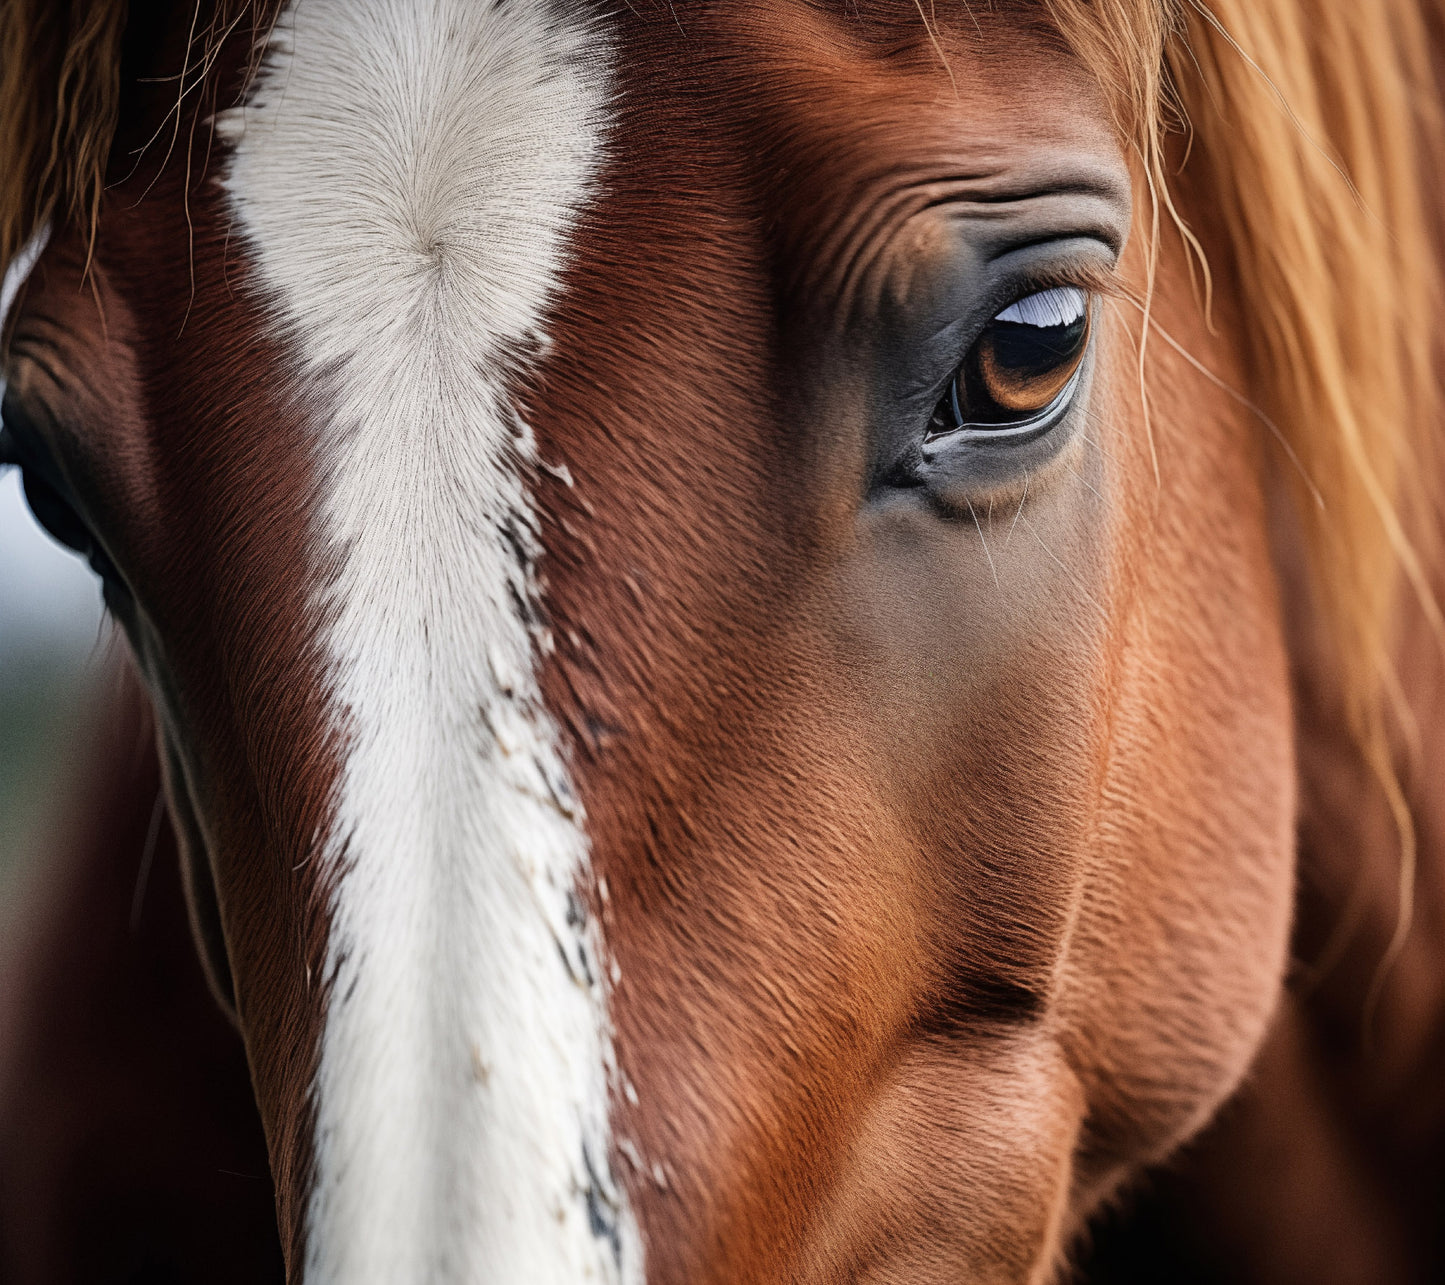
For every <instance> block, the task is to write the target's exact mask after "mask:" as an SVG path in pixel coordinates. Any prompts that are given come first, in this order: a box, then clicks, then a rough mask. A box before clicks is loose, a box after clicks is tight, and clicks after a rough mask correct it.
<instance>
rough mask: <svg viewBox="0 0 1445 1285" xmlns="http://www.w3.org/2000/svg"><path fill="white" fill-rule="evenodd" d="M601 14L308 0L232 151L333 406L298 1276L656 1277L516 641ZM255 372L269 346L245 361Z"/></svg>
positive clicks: (237, 119)
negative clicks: (545, 390)
mask: <svg viewBox="0 0 1445 1285" xmlns="http://www.w3.org/2000/svg"><path fill="white" fill-rule="evenodd" d="M607 80H608V77H607V68H606V49H605V47H604V46H603V44H602V41H601V40H600V37H599V33H598V32H597V30H596V28H595V27H594V26H592V25H590V24H588V23H585V22H583V21H582V20H581V19H579V18H577V17H576V16H575V15H574V14H573V13H572V12H570V11H569V10H568V9H567V8H565V7H563V6H562V5H560V4H549V3H543V2H541V0H513V2H512V3H501V2H497V3H486V2H485V0H301V3H299V4H296V5H294V6H292V7H291V8H290V9H289V10H288V12H287V14H286V15H284V16H283V18H282V21H281V24H280V26H279V28H278V31H277V33H276V36H275V37H274V39H273V43H272V48H271V51H270V53H269V54H268V57H267V62H266V66H265V69H264V71H263V73H262V75H261V77H260V80H259V83H258V85H257V87H256V90H255V91H254V93H253V96H252V99H251V102H250V104H249V105H248V106H247V107H246V108H245V109H244V110H238V111H236V112H232V113H227V114H226V115H225V116H224V117H223V118H222V119H221V120H220V122H219V125H220V127H221V129H222V131H223V133H224V135H225V136H227V137H228V138H230V139H232V140H233V141H234V143H235V154H234V157H233V159H232V161H231V163H230V167H229V171H228V175H227V178H226V188H227V191H228V192H229V194H230V197H231V200H232V202H233V206H234V214H235V229H236V233H238V234H239V235H241V236H243V237H244V238H245V241H246V244H247V246H248V250H249V255H250V257H251V259H252V261H253V262H254V265H255V269H256V273H257V277H258V279H259V282H260V284H261V286H262V287H263V289H264V290H265V292H266V295H267V305H268V307H269V308H270V309H271V310H272V313H273V315H275V316H276V317H277V319H278V328H279V332H280V333H281V334H282V335H283V337H284V338H285V339H286V340H287V342H288V343H289V344H290V345H291V347H292V349H293V351H294V352H296V353H297V354H298V355H299V357H300V359H301V360H302V362H303V363H304V374H305V377H306V390H305V391H309V390H312V389H314V390H315V392H316V394H317V395H316V396H315V397H314V398H312V399H311V400H310V401H309V402H308V409H309V411H310V413H312V414H313V415H320V416H321V419H320V422H319V427H318V437H317V440H316V442H315V459H316V463H317V467H318V468H319V470H320V474H321V477H322V484H323V489H324V496H325V503H324V507H323V509H322V511H321V512H320V514H319V515H318V520H317V524H316V525H317V530H318V533H319V534H320V536H321V537H322V538H323V539H324V541H325V548H324V550H323V552H324V553H325V554H326V555H327V556H330V557H332V558H334V559H335V562H336V567H337V574H336V578H335V581H334V584H333V585H332V586H331V587H329V588H328V589H327V590H326V591H325V593H324V595H323V597H322V598H321V600H319V601H318V603H317V608H318V612H319V613H323V612H324V613H325V619H326V625H325V635H324V637H325V644H326V646H327V648H328V649H329V660H330V679H331V682H332V684H333V691H334V696H335V700H336V702H337V706H338V717H339V719H340V720H341V725H342V727H343V728H344V731H345V735H346V743H345V749H346V757H345V763H344V767H343V770H342V775H341V781H340V794H339V807H338V815H337V823H336V830H335V833H334V834H333V835H332V836H331V839H330V842H329V846H328V848H327V853H326V859H328V860H329V861H331V862H332V863H333V864H334V870H335V872H336V875H337V884H336V888H337V891H336V894H335V900H334V904H333V908H332V909H333V917H332V923H331V936H330V944H329V960H328V970H329V975H330V986H331V992H330V994H331V1001H330V1007H329V1010H328V1012H327V1015H326V1021H325V1029H324V1033H323V1035H322V1041H321V1050H320V1069H319V1071H318V1074H317V1083H316V1103H317V1120H316V1185H315V1189H314V1192H313V1195H312V1199H311V1204H310V1209H309V1216H308V1244H307V1252H306V1280H307V1282H308V1285H369V1283H371V1282H375V1283H376V1285H381V1283H383V1282H385V1283H386V1285H409V1283H412V1282H438V1283H442V1282H508V1283H511V1282H517V1283H519V1285H521V1283H526V1285H551V1283H552V1282H556V1283H558V1285H561V1283H563V1282H566V1283H568V1285H571V1283H572V1282H580V1281H586V1280H598V1281H634V1280H640V1279H641V1277H642V1265H641V1246H640V1243H639V1241H638V1236H637V1231H636V1228H635V1223H634V1221H633V1220H632V1218H631V1216H630V1214H629V1212H628V1209H627V1207H626V1203H625V1200H624V1198H623V1196H622V1194H621V1193H620V1191H619V1190H618V1189H617V1188H615V1187H614V1185H613V1184H612V1182H611V1180H610V1178H609V1176H608V1153H609V1149H610V1148H609V1138H608V1129H607V1089H608V1079H609V1067H610V1066H611V1044H610V1036H609V1026H608V1021H607V1012H606V1003H605V995H604V993H603V990H602V987H603V985H604V982H603V977H604V968H603V965H602V963H601V961H600V960H599V959H598V958H597V956H596V954H595V948H596V941H595V938H594V929H592V928H590V927H583V926H582V925H580V924H579V923H578V922H577V918H578V916H577V915H576V914H575V913H572V911H573V910H574V909H575V908H576V907H578V906H579V904H580V903H577V902H576V901H575V900H574V898H573V891H574V889H575V888H577V887H578V881H579V878H580V877H584V876H585V871H586V866H587V839H586V836H585V833H584V831H583V829H582V824H581V816H580V813H579V810H578V807H577V804H576V802H575V800H574V798H573V795H572V792H571V789H570V787H569V784H568V778H567V772H566V768H565V765H564V763H563V762H562V759H561V757H560V755H559V753H558V749H557V734H556V730H555V728H554V727H553V725H552V723H551V721H550V719H549V717H548V715H547V713H546V711H545V710H544V708H543V706H542V703H541V699H540V695H539V692H538V689H537V683H536V678H535V672H534V662H535V655H536V653H537V651H538V649H539V647H541V646H543V645H544V644H545V637H544V634H543V632H542V631H541V630H540V628H539V627H538V626H537V625H536V624H535V622H533V621H531V620H530V619H529V616H530V604H531V603H532V602H533V601H534V600H535V596H536V586H535V585H534V584H533V583H531V581H530V578H529V570H528V567H529V564H530V561H531V559H532V557H533V556H534V555H535V554H536V552H537V550H538V537H537V531H536V525H535V519H534V516H533V509H532V505H531V501H530V498H529V495H528V491H527V489H526V482H525V479H526V473H527V468H526V466H527V464H528V463H529V462H530V461H532V460H533V459H534V457H535V454H536V447H535V444H534V441H533V439H532V436H531V434H530V432H529V430H528V428H527V426H526V425H525V424H524V423H522V422H521V420H520V419H519V418H518V416H517V414H516V413H515V412H514V410H513V408H512V406H511V404H510V403H509V400H508V397H507V385H508V379H509V376H510V375H512V374H513V373H514V372H515V369H516V364H517V362H518V361H519V360H521V358H520V357H519V354H521V353H525V352H527V351H529V350H535V348H536V346H537V345H538V344H540V343H542V342H544V336H543V335H542V333H541V329H540V327H541V324H542V320H543V314H544V311H545V308H546V305H547V304H548V302H549V300H550V299H551V297H552V295H553V293H554V291H555V289H556V287H557V280H558V272H559V268H560V266H561V264H562V261H563V259H564V256H565V253H566V242H567V237H568V234H569V231H570V230H571V227H572V225H573V222H574V220H575V217H576V214H577V210H578V208H579V205H580V203H581V202H582V201H584V200H585V198H586V197H587V195H588V192H589V184H590V183H591V181H592V179H593V176H594V174H595V171H596V167H597V165H598V161H599V152H600V147H601V130H602V126H603V116H604V112H605V109H606V93H607ZM262 374H264V372H258V377H260V376H261V375H262Z"/></svg>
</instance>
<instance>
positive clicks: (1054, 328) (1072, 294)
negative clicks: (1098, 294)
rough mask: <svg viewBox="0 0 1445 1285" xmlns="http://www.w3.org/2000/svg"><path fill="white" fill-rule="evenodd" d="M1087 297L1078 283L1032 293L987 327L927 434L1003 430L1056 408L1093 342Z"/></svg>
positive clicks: (938, 409)
mask: <svg viewBox="0 0 1445 1285" xmlns="http://www.w3.org/2000/svg"><path fill="white" fill-rule="evenodd" d="M1089 311H1090V309H1089V296H1088V295H1087V294H1086V293H1085V292H1084V291H1083V290H1080V289H1078V288H1077V287H1075V286H1059V287H1056V288H1055V289H1052V290H1041V291H1040V292H1039V293H1037V294H1031V295H1026V296H1025V297H1024V298H1022V299H1020V300H1019V301H1018V302H1017V303H1014V304H1010V305H1009V306H1008V307H1007V308H1005V309H1004V310H1003V311H1002V312H1000V313H999V314H998V316H996V317H994V319H993V320H992V321H990V322H989V323H988V325H987V326H985V327H984V329H983V333H982V334H981V335H979V337H978V339H977V340H976V341H975V342H974V345H973V347H972V348H970V349H969V351H968V355H967V356H966V357H964V359H963V364H962V365H961V366H960V367H959V369H958V371H957V373H956V374H955V375H954V377H953V380H952V381H951V383H950V384H949V388H948V392H947V393H945V394H944V396H943V398H942V400H941V401H940V402H939V403H938V407H937V409H936V410H935V411H934V412H933V420H932V422H931V423H930V424H929V434H930V435H931V436H936V435H938V434H940V433H951V432H953V431H955V430H956V429H960V428H980V429H1002V428H1013V427H1016V426H1018V425H1020V424H1023V423H1027V422H1028V421H1030V420H1033V419H1035V418H1036V417H1038V416H1039V415H1042V414H1043V413H1044V412H1046V411H1047V410H1049V409H1050V407H1052V406H1053V405H1054V403H1055V402H1057V401H1059V400H1060V399H1061V398H1062V397H1063V396H1064V394H1065V393H1066V392H1067V390H1068V389H1069V387H1070V384H1071V382H1072V380H1073V378H1074V376H1075V375H1076V374H1077V373H1078V370H1079V364H1080V363H1081V362H1082V361H1083V359H1084V353H1085V351H1086V350H1087V349H1088V346H1089Z"/></svg>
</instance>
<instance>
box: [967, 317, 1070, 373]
mask: <svg viewBox="0 0 1445 1285" xmlns="http://www.w3.org/2000/svg"><path fill="white" fill-rule="evenodd" d="M990 329H991V330H992V334H991V335H990V336H989V338H990V342H991V344H992V347H993V359H994V361H995V362H997V364H998V367H999V369H1000V370H1002V371H1006V372H1007V373H1008V374H1010V375H1013V376H1015V377H1017V378H1019V379H1023V380H1031V379H1046V378H1047V377H1048V376H1049V375H1051V374H1053V372H1054V371H1055V370H1057V369H1058V367H1059V366H1060V365H1061V364H1063V363H1064V362H1067V361H1072V360H1073V358H1074V357H1075V356H1077V355H1078V351H1079V345H1080V343H1081V342H1082V341H1083V338H1084V319H1083V318H1082V317H1080V318H1079V319H1078V320H1077V321H1073V322H1070V323H1069V324H1068V325H1064V326H1022V325H1019V324H1018V323H1017V322H1012V321H995V322H994V323H993V325H992V327H991V328H990Z"/></svg>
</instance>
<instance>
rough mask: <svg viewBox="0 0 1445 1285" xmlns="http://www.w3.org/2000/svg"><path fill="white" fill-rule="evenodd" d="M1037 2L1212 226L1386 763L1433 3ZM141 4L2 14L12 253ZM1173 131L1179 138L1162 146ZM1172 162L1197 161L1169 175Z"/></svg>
mask: <svg viewBox="0 0 1445 1285" xmlns="http://www.w3.org/2000/svg"><path fill="white" fill-rule="evenodd" d="M1042 2H1043V3H1044V4H1046V5H1047V7H1048V9H1049V10H1050V12H1051V13H1052V15H1053V18H1054V20H1055V21H1056V22H1057V24H1058V26H1059V27H1060V29H1061V31H1062V32H1063V34H1064V36H1065V38H1066V40H1067V41H1068V42H1069V43H1070V44H1071V45H1072V47H1073V48H1074V49H1075V50H1076V52H1077V53H1078V54H1079V56H1080V57H1081V58H1082V59H1083V60H1084V62H1085V63H1086V64H1087V65H1088V66H1089V68H1090V69H1091V70H1092V72H1093V73H1094V74H1095V75H1096V76H1097V77H1098V79H1099V81H1100V83H1101V84H1102V85H1103V86H1104V89H1105V92H1106V94H1107V95H1108V96H1109V98H1110V100H1111V102H1112V103H1113V105H1114V110H1115V115H1116V119H1117V121H1118V124H1119V128H1120V130H1121V132H1122V133H1123V134H1124V136H1125V137H1126V138H1128V139H1129V140H1130V141H1131V143H1132V146H1133V147H1134V149H1135V151H1136V153H1137V155H1138V157H1139V160H1140V163H1141V166H1142V168H1143V169H1144V171H1145V173H1146V175H1147V176H1148V178H1149V180H1150V187H1151V190H1152V191H1153V193H1154V194H1155V198H1156V218H1155V232H1156V235H1155V238H1154V240H1155V244H1156V245H1157V241H1158V234H1159V233H1158V229H1159V228H1160V226H1162V227H1163V228H1164V229H1165V234H1166V235H1167V231H1168V228H1169V227H1170V226H1173V227H1176V228H1178V229H1180V230H1185V229H1189V228H1198V229H1200V235H1201V237H1202V238H1203V239H1204V240H1205V241H1206V242H1207V244H1206V245H1205V246H1203V247H1201V246H1199V245H1198V244H1195V245H1194V246H1193V249H1194V251H1195V252H1196V254H1198V255H1199V261H1200V262H1208V263H1210V264H1212V265H1213V266H1214V267H1215V268H1216V270H1220V269H1224V270H1226V271H1228V272H1229V274H1230V277H1231V279H1232V280H1233V281H1234V282H1236V283H1237V286H1238V290H1239V293H1240V302H1241V305H1242V306H1241V309H1240V317H1239V321H1240V324H1241V326H1242V327H1243V329H1244V331H1245V333H1244V334H1243V335H1241V336H1240V337H1239V339H1240V346H1241V350H1242V351H1243V352H1244V353H1246V354H1247V355H1248V356H1249V358H1250V359H1251V361H1252V363H1253V365H1252V370H1251V376H1252V387H1251V388H1250V389H1249V390H1247V391H1248V393H1249V396H1250V398H1251V400H1252V401H1254V402H1256V403H1258V405H1259V406H1261V407H1262V408H1263V409H1264V411H1265V412H1266V414H1267V416H1268V418H1269V420H1271V421H1272V423H1273V425H1275V426H1277V427H1278V431H1279V433H1280V434H1281V436H1282V437H1283V439H1284V441H1285V443H1287V449H1288V451H1289V452H1290V453H1291V454H1292V456H1293V458H1294V460H1295V461H1297V464H1298V468H1297V469H1294V468H1292V469H1291V470H1290V471H1291V473H1292V475H1294V476H1296V481H1297V484H1298V491H1299V496H1298V498H1299V507H1300V512H1301V513H1302V515H1303V523H1304V526H1305V529H1306V531H1307V534H1308V540H1309V545H1310V554H1311V558H1310V561H1311V567H1312V571H1313V577H1314V584H1315V590H1316V593H1317V596H1318V601H1319V604H1320V610H1321V613H1322V616H1323V619H1324V621H1325V622H1326V624H1327V626H1328V632H1329V634H1330V636H1331V637H1332V638H1333V640H1334V645H1335V650H1336V653H1337V657H1338V664H1339V670H1340V676H1341V681H1342V683H1343V685H1344V690H1345V693H1346V701H1347V705H1348V708H1349V711H1350V716H1351V718H1352V720H1353V721H1354V724H1355V727H1356V731H1357V733H1358V734H1359V735H1360V736H1361V738H1362V741H1363V743H1365V744H1366V745H1367V746H1370V747H1373V749H1372V751H1371V752H1372V754H1374V755H1375V756H1376V757H1378V755H1379V754H1381V753H1384V747H1385V745H1386V743H1387V741H1386V730H1385V729H1386V723H1387V714H1388V710H1389V708H1390V703H1391V698H1392V693H1393V692H1394V690H1395V681H1394V677H1393V671H1392V669H1391V663H1390V651H1391V634H1392V627H1393V624H1394V621H1395V617H1396V609H1397V600H1398V595H1399V590H1400V588H1401V586H1402V585H1408V586H1410V587H1411V589H1412V590H1413V592H1414V594H1415V595H1416V597H1417V598H1418V600H1419V601H1420V602H1421V603H1422V604H1423V605H1424V609H1425V611H1426V612H1427V614H1429V615H1430V617H1431V619H1432V620H1433V621H1434V622H1435V623H1436V624H1437V626H1439V625H1440V613H1439V610H1438V608H1437V607H1436V602H1435V597H1434V594H1433V591H1432V586H1431V583H1430V577H1431V573H1432V569H1433V563H1434V555H1435V553H1436V550H1435V548H1434V544H1433V539H1432V536H1431V532H1432V530H1433V528H1434V526H1435V525H1436V524H1435V522H1434V516H1435V504H1436V500H1435V491H1436V490H1437V487H1436V478H1437V476H1438V474H1439V468H1438V465H1439V463H1440V461H1439V460H1438V459H1437V448H1436V445H1435V436H1436V433H1435V421H1436V417H1437V414H1438V406H1439V403H1440V400H1441V387H1440V380H1439V377H1438V376H1437V374H1436V373H1435V362H1436V358H1437V356H1438V352H1437V349H1436V347H1435V344H1436V340H1435V333H1436V330H1437V328H1438V324H1439V321H1440V320H1441V316H1442V310H1441V290H1440V277H1441V269H1440V264H1439V261H1438V254H1437V245H1436V236H1437V231H1438V229H1437V227H1436V226H1435V225H1434V223H1433V219H1434V218H1435V209H1434V204H1432V194H1431V193H1429V192H1427V190H1426V187H1425V179H1426V176H1428V175H1433V174H1438V173H1440V172H1441V162H1442V161H1445V130H1442V123H1441V119H1440V97H1441V95H1440V92H1439V89H1438V87H1437V85H1436V83H1435V77H1434V74H1433V70H1432V67H1431V47H1432V46H1431V41H1432V38H1433V37H1436V36H1437V35H1438V33H1436V32H1434V31H1432V30H1430V29H1429V26H1428V22H1427V17H1426V14H1425V13H1424V11H1423V10H1424V5H1423V4H1422V3H1421V2H1420V0H1351V3H1348V4H1340V3H1337V2H1336V0H1209V3H1208V5H1207V6H1206V4H1205V3H1203V0H1199V2H1197V3H1196V2H1185V3H1180V2H1178V0H1042ZM127 8H128V6H127V4H126V2H125V0H0V174H4V175H5V176H6V181H5V183H4V185H3V187H0V263H5V262H8V261H9V260H10V259H11V258H12V257H13V256H14V255H15V254H16V252H17V251H18V250H19V248H20V247H21V246H22V245H23V244H24V242H25V241H26V240H27V238H28V237H29V236H30V235H31V233H32V232H33V231H34V230H35V229H36V228H38V227H40V226H41V225H42V224H44V223H46V222H47V221H50V220H56V221H59V222H69V223H74V224H79V225H81V226H90V227H93V226H94V224H95V222H96V220H97V218H98V216H99V210H100V203H101V195H102V191H103V187H104V183H105V178H106V171H107V166H108V164H109V162H110V160H111V156H110V153H111V143H112V139H113V136H114V133H115V128H116V122H117V118H118V115H119V110H120V101H121V94H122V84H121V71H120V68H121V60H122V53H123V43H124V38H125V22H126V14H127ZM272 8H273V6H272V5H271V4H270V3H267V2H265V0H218V3H217V4H216V5H215V6H214V12H213V13H212V15H211V17H210V19H209V21H207V22H206V23H204V24H203V28H198V29H196V30H193V32H192V40H191V47H192V50H193V51H194V50H196V49H199V50H200V53H201V57H200V59H199V62H200V64H202V65H208V64H209V62H210V58H209V57H208V56H207V55H208V53H209V52H211V51H213V50H214V47H215V45H216V43H217V42H218V41H219V39H220V38H221V37H222V36H223V35H224V34H226V32H227V31H229V29H230V27H231V25H232V24H233V23H235V22H236V21H238V20H240V19H241V18H242V17H244V16H247V15H249V16H250V17H251V19H252V21H253V23H256V24H260V23H261V22H263V21H264V20H265V19H266V16H267V15H268V14H269V12H270V10H271V9H272ZM200 12H201V7H200V6H199V5H198V8H197V15H198V18H199V15H200ZM920 12H922V10H921V9H920ZM192 56H193V55H192V54H188V56H187V66H188V68H189V67H191V66H192ZM180 83H181V90H182V96H184V94H185V93H186V92H189V91H188V90H187V89H186V88H185V87H186V84H187V81H186V78H185V77H184V76H183V77H182V78H181V82H180ZM179 115H180V113H179V111H178V112H177V117H178V118H179ZM1171 133H1179V134H1180V136H1181V137H1184V138H1187V141H1188V145H1187V147H1182V148H1172V149H1171V147H1170V146H1169V138H1168V135H1170V134H1171ZM1174 152H1181V153H1183V154H1184V157H1185V159H1184V160H1183V162H1182V165H1176V166H1173V167H1171V166H1170V165H1169V164H1168V163H1167V161H1166V157H1167V156H1169V155H1171V154H1173V153H1174ZM1439 200H1440V198H1439V197H1438V196H1436V197H1433V201H1434V203H1435V204H1438V203H1439ZM1160 211H1162V212H1163V218H1162V219H1161V218H1159V217H1158V215H1159V212H1160ZM1185 235H1186V237H1188V238H1189V239H1190V240H1191V241H1192V239H1193V234H1192V233H1189V232H1187V231H1186V232H1185ZM1206 250H1207V254H1205V253H1204V251H1206ZM1262 431H1263V430H1262ZM1379 763H1380V766H1381V767H1382V769H1383V767H1384V765H1385V760H1383V759H1381V760H1380V761H1379Z"/></svg>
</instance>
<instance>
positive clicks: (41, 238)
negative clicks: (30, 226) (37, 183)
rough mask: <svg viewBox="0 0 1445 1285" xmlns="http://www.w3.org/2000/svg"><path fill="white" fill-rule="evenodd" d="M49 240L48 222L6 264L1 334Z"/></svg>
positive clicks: (0, 290)
mask: <svg viewBox="0 0 1445 1285" xmlns="http://www.w3.org/2000/svg"><path fill="white" fill-rule="evenodd" d="M49 242H50V224H48V223H47V224H45V226H44V227H42V228H41V229H40V230H39V231H38V232H35V233H34V234H33V235H32V236H31V238H30V240H28V241H27V242H26V243H25V244H24V245H22V246H21V247H20V252H19V253H18V254H17V255H16V256H15V257H14V258H13V259H11V260H10V262H9V263H7V264H6V265H5V276H4V278H3V279H0V334H3V333H4V331H5V323H6V322H7V321H9V320H10V309H11V308H13V307H14V306H15V300H16V298H17V297H18V296H19V294H20V287H21V286H23V285H24V284H25V283H26V281H28V280H29V279H30V274H31V273H32V272H34V271H35V265H36V264H37V263H38V262H39V261H40V256H41V255H42V254H44V253H45V247H46V245H48V244H49ZM3 387H4V384H3V383H0V388H3Z"/></svg>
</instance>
